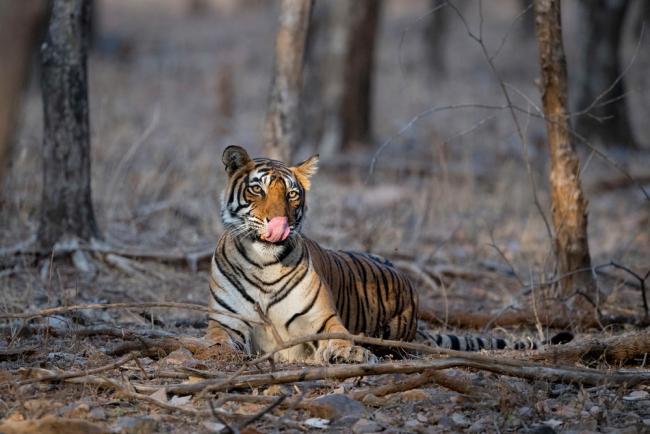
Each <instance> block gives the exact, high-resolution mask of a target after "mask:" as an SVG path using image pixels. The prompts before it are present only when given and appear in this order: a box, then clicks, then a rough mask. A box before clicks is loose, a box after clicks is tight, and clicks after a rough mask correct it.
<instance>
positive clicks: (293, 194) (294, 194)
mask: <svg viewBox="0 0 650 434" xmlns="http://www.w3.org/2000/svg"><path fill="white" fill-rule="evenodd" d="M298 196H299V194H298V192H297V191H296V190H292V191H290V192H289V193H287V197H288V198H289V199H297V198H298Z"/></svg>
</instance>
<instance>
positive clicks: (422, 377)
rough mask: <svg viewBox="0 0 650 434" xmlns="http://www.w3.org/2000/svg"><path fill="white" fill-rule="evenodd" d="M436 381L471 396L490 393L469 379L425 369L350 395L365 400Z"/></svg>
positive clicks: (485, 395) (483, 395) (485, 396)
mask: <svg viewBox="0 0 650 434" xmlns="http://www.w3.org/2000/svg"><path fill="white" fill-rule="evenodd" d="M431 383H436V384H438V385H440V386H442V387H445V388H447V389H449V390H452V391H454V392H457V393H460V394H462V395H466V396H471V397H473V398H479V399H480V398H487V397H488V396H489V395H488V393H487V392H486V391H485V390H482V389H481V388H478V387H474V386H471V385H470V384H469V381H468V380H466V379H464V380H458V379H456V378H454V377H451V376H449V375H447V374H445V373H443V372H440V371H439V370H434V369H432V370H429V371H424V372H422V373H421V374H419V375H416V376H413V377H411V378H408V379H406V380H403V381H399V382H395V383H389V384H384V385H381V386H377V387H368V388H365V389H361V390H355V391H354V392H350V393H349V394H348V395H349V396H350V398H352V399H357V400H363V398H364V397H366V396H368V395H374V396H376V397H382V396H386V395H390V394H392V393H398V392H405V391H407V390H412V389H417V388H419V387H422V386H426V385H427V384H431Z"/></svg>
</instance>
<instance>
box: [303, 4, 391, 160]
mask: <svg viewBox="0 0 650 434" xmlns="http://www.w3.org/2000/svg"><path fill="white" fill-rule="evenodd" d="M381 5H382V2H381V0H326V1H322V2H317V3H316V4H315V6H314V13H313V16H312V22H311V24H310V28H309V40H308V48H307V61H306V63H307V66H306V83H305V84H306V85H305V89H304V92H305V116H307V119H306V122H305V136H306V138H307V141H308V142H309V143H310V144H313V145H315V146H316V147H317V148H318V150H319V152H320V153H321V154H322V155H333V154H335V153H336V152H339V151H340V150H342V149H349V148H351V147H354V146H355V145H365V144H367V143H369V142H370V140H371V134H372V93H373V79H374V73H373V71H374V58H375V45H376V40H377V34H378V32H377V29H378V25H379V17H380V13H381Z"/></svg>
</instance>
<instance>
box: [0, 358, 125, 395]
mask: <svg viewBox="0 0 650 434" xmlns="http://www.w3.org/2000/svg"><path fill="white" fill-rule="evenodd" d="M137 356H138V355H137V354H136V353H131V354H129V355H128V356H126V357H122V358H120V359H118V360H116V361H114V362H112V363H109V364H107V365H104V366H100V367H98V368H94V369H87V370H85V371H76V372H62V373H60V374H50V375H45V376H43V377H34V378H29V379H27V380H20V381H17V382H15V383H11V382H7V383H3V384H0V388H1V387H6V386H12V385H15V386H23V385H25V384H31V383H39V382H44V383H45V382H47V383H51V382H58V381H63V380H68V379H70V378H77V377H86V376H89V375H94V374H98V373H100V372H106V371H110V370H112V369H116V368H119V367H120V366H122V365H124V364H125V363H128V362H129V361H131V360H135V359H136V358H137ZM27 371H28V372H29V368H27Z"/></svg>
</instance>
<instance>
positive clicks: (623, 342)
mask: <svg viewBox="0 0 650 434" xmlns="http://www.w3.org/2000/svg"><path fill="white" fill-rule="evenodd" d="M648 353H650V329H645V330H642V331H638V332H632V333H626V334H623V335H620V336H612V337H608V338H602V339H587V340H581V341H577V342H571V343H569V344H566V345H561V346H553V347H548V348H546V349H544V350H542V351H539V352H536V353H534V354H532V355H530V356H529V357H528V360H532V361H539V362H542V361H543V362H551V363H576V362H582V363H591V362H596V361H606V362H608V363H613V364H619V363H625V362H627V361H630V360H634V359H643V358H644V357H646V355H647V354H648Z"/></svg>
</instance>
